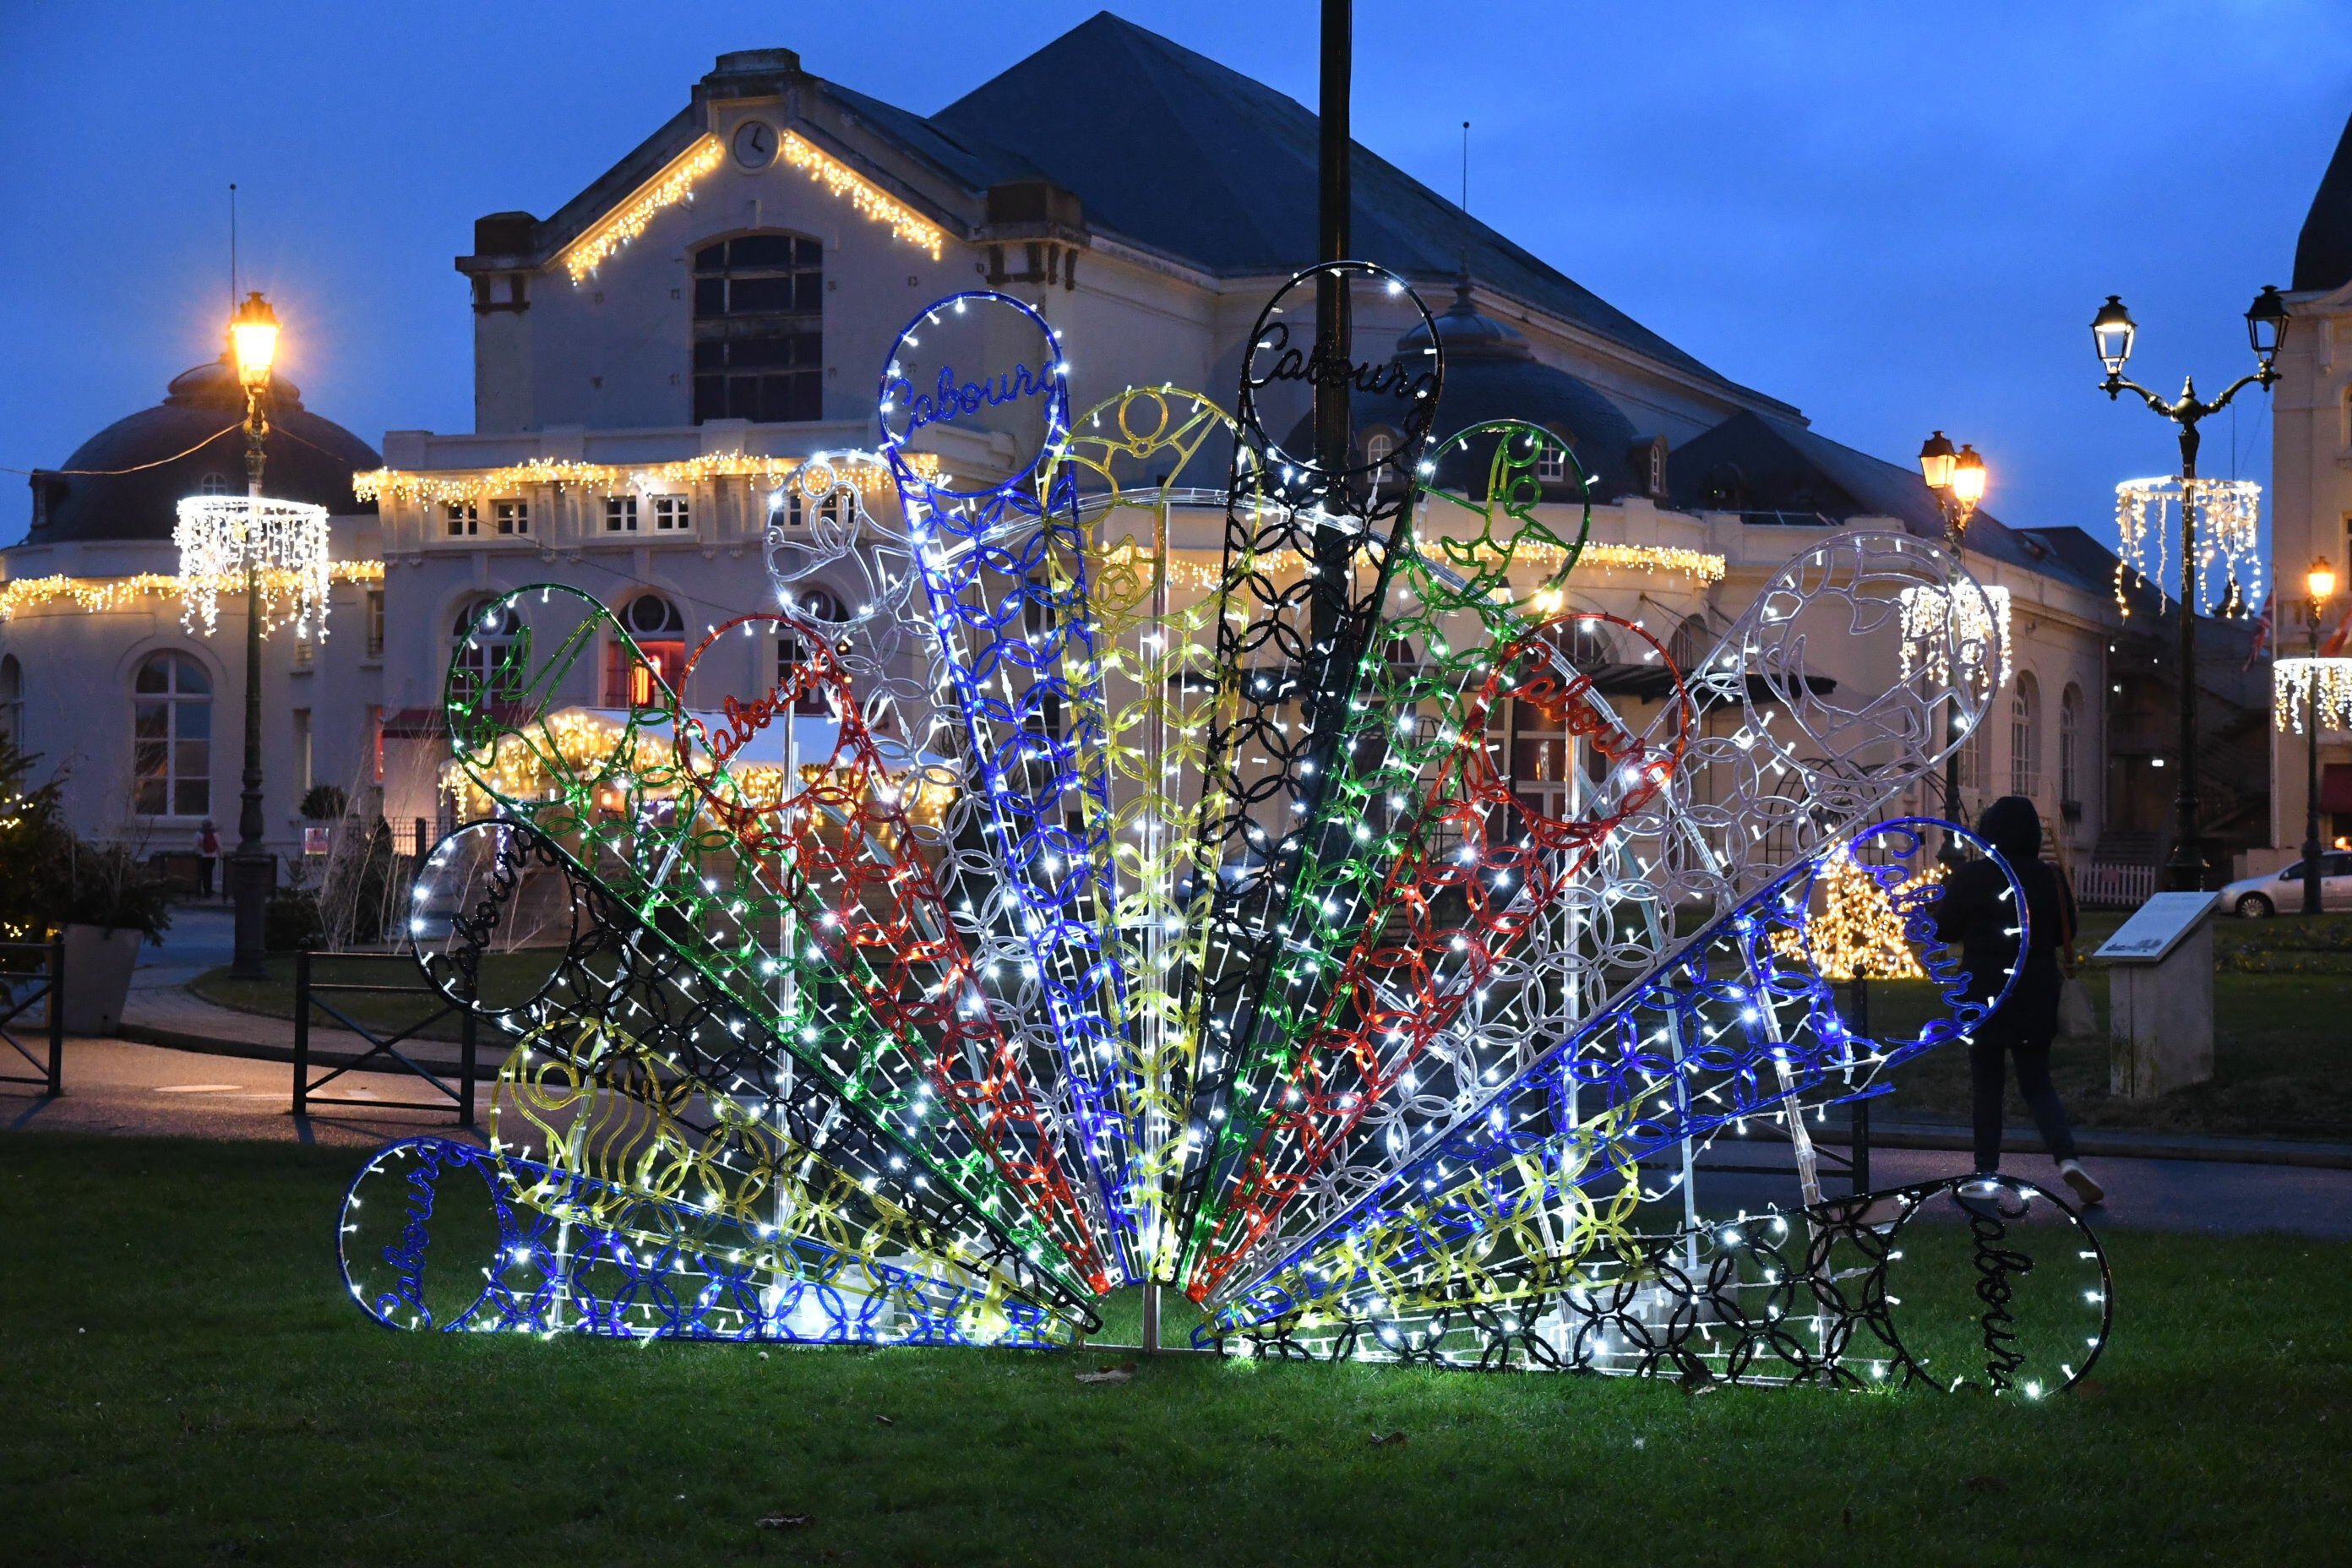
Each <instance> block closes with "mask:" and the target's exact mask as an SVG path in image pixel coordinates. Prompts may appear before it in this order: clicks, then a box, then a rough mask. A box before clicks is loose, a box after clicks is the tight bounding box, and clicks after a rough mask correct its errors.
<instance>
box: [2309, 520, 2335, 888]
mask: <svg viewBox="0 0 2352 1568" xmlns="http://www.w3.org/2000/svg"><path fill="white" fill-rule="evenodd" d="M2303 584H2304V586H2305V587H2306V588H2308V589H2309V590H2310V591H2311V602H2310V603H2309V604H2308V605H2305V616H2306V618H2307V619H2308V620H2309V622H2310V626H2311V671H2310V674H2309V675H2308V676H2307V677H2306V678H2305V679H2307V680H2308V681H2309V683H2310V684H2309V687H2308V689H2306V691H2305V702H2304V714H2305V718H2306V719H2307V720H2308V721H2309V722H2310V725H2311V730H2310V733H2309V734H2308V735H2307V736H2306V737H2305V739H2306V740H2307V741H2308V742H2309V743H2308V744H2306V745H2305V747H2304V753H2305V773H2304V794H2303V912H2304V913H2305V914H2307V915H2315V914H2317V913H2318V912H2319V909H2320V903H2319V859H2320V856H2321V854H2322V853H2323V852H2324V850H2325V848H2326V846H2324V845H2322V844H2321V843H2320V842H2319V617H2320V616H2321V614H2322V612H2323V611H2325V610H2326V606H2327V601H2328V599H2329V597H2330V596H2332V595H2334V594H2335V592H2336V568H2334V567H2333V566H2330V565H2329V564H2328V563H2327V557H2326V556H2325V555H2323V556H2321V557H2320V558H2319V559H2318V560H2316V561H2315V562H2313V563H2311V570H2310V571H2309V572H2307V573H2305V574H2304V579H2303Z"/></svg>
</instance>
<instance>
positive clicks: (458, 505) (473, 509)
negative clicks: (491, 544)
mask: <svg viewBox="0 0 2352 1568" xmlns="http://www.w3.org/2000/svg"><path fill="white" fill-rule="evenodd" d="M445 510H446V515H447V517H448V520H449V537H450V538H452V539H471V538H473V537H474V536H475V535H476V534H478V533H479V532H481V531H482V509H481V508H480V507H478V506H476V505H475V504H474V503H473V502H472V501H452V502H450V503H449V505H448V506H447V507H446V509H445Z"/></svg>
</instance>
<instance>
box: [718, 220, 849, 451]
mask: <svg viewBox="0 0 2352 1568" xmlns="http://www.w3.org/2000/svg"><path fill="white" fill-rule="evenodd" d="M823 417H824V247H823V246H822V245H820V244H819V243H818V242H817V241H815V240H814V239H803V238H802V237H800V236H798V235H791V234H747V235H745V236H743V237H741V238H740V239H722V240H719V241H718V242H717V243H715V244H712V245H706V246H704V247H702V248H701V249H700V250H698V251H696V252H695V253H694V422H695V423H696V424H697V425H699V424H701V423H702V422H703V421H704V420H706V419H756V420H761V421H765V422H783V421H790V420H809V419H821V418H823Z"/></svg>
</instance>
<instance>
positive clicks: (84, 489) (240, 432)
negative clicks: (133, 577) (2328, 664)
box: [26, 354, 383, 544]
mask: <svg viewBox="0 0 2352 1568" xmlns="http://www.w3.org/2000/svg"><path fill="white" fill-rule="evenodd" d="M269 391H270V398H271V404H270V415H269V435H268V437H267V438H266V439H265V440H264V442H263V443H262V449H263V451H264V453H265V454H266V455H267V456H268V468H267V469H266V470H265V471H264V473H263V475H262V488H263V489H265V490H267V491H268V493H269V495H270V496H271V497H273V498H275V499H277V500H296V501H308V502H310V503H311V504H312V505H315V506H323V507H325V508H326V509H327V510H329V511H330V512H335V513H345V514H348V513H352V512H373V511H374V510H375V503H374V502H373V501H367V502H362V501H360V500H358V499H357V498H356V497H355V496H354V495H353V494H352V474H353V473H354V472H356V471H358V470H360V469H362V468H381V467H382V466H383V458H379V457H378V456H376V452H375V448H374V447H370V446H369V445H368V444H367V443H366V442H364V441H362V440H361V439H360V438H359V437H356V436H354V435H352V433H351V432H350V431H348V430H346V429H344V428H343V427H342V426H340V425H338V424H336V423H335V422H334V421H333V420H331V419H324V418H321V417H320V416H318V415H316V414H313V413H311V412H310V410H309V409H306V408H304V407H303V406H302V389H301V388H300V387H298V386H296V385H295V384H293V383H292V382H290V381H288V380H286V379H285V378H284V377H283V376H278V375H273V376H271V377H270V380H269ZM244 419H245V391H244V388H243V387H241V386H240V385H238V384H237V379H236V372H235V371H234V370H232V369H231V368H230V367H229V363H228V356H227V355H226V354H223V355H222V356H221V357H220V358H219V359H217V360H215V361H214V362H212V363H209V364H200V365H198V366H196V367H195V368H194V369H193V370H189V371H184V372H183V373H181V374H178V375H176V376H173V378H172V384H171V385H170V387H169V388H167V389H166V391H165V395H164V397H163V402H162V403H161V404H158V405H156V406H155V407H152V408H148V409H142V411H140V412H139V413H137V414H133V415H131V416H129V417H127V418H123V419H118V420H116V421H115V422H114V423H113V424H111V425H110V426H107V427H106V428H105V429H103V430H100V432H99V433H98V434H97V435H95V436H92V437H90V438H89V440H87V441H84V442H83V443H82V444H81V445H80V446H79V447H76V448H75V449H74V454H73V456H72V457H70V458H67V459H66V460H65V462H64V463H63V464H62V465H61V466H60V468H58V469H41V470H37V471H36V472H35V473H34V475H33V477H32V487H33V526H32V531H31V532H30V533H29V534H27V535H26V543H28V544H64V543H72V542H80V541H83V540H101V539H121V540H157V541H168V540H169V539H170V538H171V537H172V528H173V524H174V523H175V522H177V521H178V520H179V503H180V501H181V500H182V499H183V498H184V497H187V496H192V495H201V494H205V493H206V492H214V493H220V492H241V491H243V490H244V489H245V431H244ZM207 437H210V438H209V439H207ZM151 463H152V464H153V465H155V466H154V467H152V468H149V467H145V466H143V465H147V464H151ZM77 468H79V469H107V470H119V469H126V468H128V469H135V470H137V471H135V472H131V473H122V472H104V473H74V472H71V471H69V470H73V469H77Z"/></svg>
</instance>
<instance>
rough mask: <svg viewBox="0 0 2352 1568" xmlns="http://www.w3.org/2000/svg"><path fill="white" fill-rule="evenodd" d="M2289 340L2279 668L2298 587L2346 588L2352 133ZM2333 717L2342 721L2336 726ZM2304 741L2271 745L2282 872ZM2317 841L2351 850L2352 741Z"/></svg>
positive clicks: (2306, 263) (2295, 821) (2323, 748)
mask: <svg viewBox="0 0 2352 1568" xmlns="http://www.w3.org/2000/svg"><path fill="white" fill-rule="evenodd" d="M2287 299H2288V301H2289V304H2288V309H2289V310H2290V312H2291V315H2290V325H2289V328H2288V331H2287V335H2286V341H2285V342H2284V344H2283V345H2282V346H2281V348H2280V351H2279V358H2278V369H2279V382H2278V385H2277V386H2276V387H2275V388H2273V393H2272V400H2273V424H2272V426H2271V428H2272V436H2271V484H2272V495H2273V504H2272V510H2271V581H2272V582H2273V583H2274V584H2277V589H2278V599H2277V605H2276V609H2275V612H2274V618H2273V626H2274V634H2273V647H2274V649H2275V650H2276V652H2277V654H2278V656H2279V657H2280V658H2293V657H2296V656H2301V655H2307V654H2308V653H2309V651H2310V647H2311V632H2312V629H2313V627H2312V623H2311V621H2310V619H2309V617H2308V616H2305V614H2304V610H2303V599H2304V577H2305V573H2306V572H2307V571H2308V570H2309V568H2310V566H2311V564H2312V563H2313V562H2315V561H2316V560H2318V559H2320V558H2322V557H2325V558H2326V560H2327V561H2328V562H2329V563H2332V564H2333V565H2334V566H2335V568H2336V573H2337V574H2338V575H2337V580H2338V582H2339V584H2341V583H2352V123H2347V125H2346V127H2345V132H2344V137H2343V140H2342V141H2340V142H2338V143H2337V144H2336V155H2335V158H2334V159H2333V160H2332V161H2331V162H2330V163H2328V166H2327V172H2326V175H2325V176H2324V177H2323V178H2322V179H2321V181H2320V183H2319V189H2318V191H2317V193H2316V194H2315V195H2314V196H2313V197H2312V203H2311V208H2310V211H2309V213H2308V214H2307V215H2306V216H2305V219H2304V225H2303V231H2302V233H2301V235H2300V236H2299V237H2297V240H2296V244H2295V252H2294V285H2293V288H2292V289H2291V290H2290V291H2289V293H2288V295H2287ZM2347 605H2352V593H2347V592H2345V591H2343V590H2342V589H2339V591H2338V594H2337V596H2336V601H2335V604H2334V605H2333V606H2332V609H2331V610H2330V611H2329V612H2328V613H2326V614H2325V615H2323V616H2322V617H2321V619H2320V623H2319V626H2318V628H2317V629H2318V632H2319V636H2320V638H2321V641H2322V643H2323V645H2324V650H2325V651H2332V652H2333V653H2334V654H2336V655H2341V656H2344V657H2352V647H2347V646H2345V644H2346V635H2345V630H2344V628H2345V626H2346V622H2347V615H2352V610H2347ZM2339 716H2340V715H2339ZM2309 740H2310V738H2309V737H2308V736H2306V735H2304V734H2297V733H2295V732H2294V731H2292V730H2290V731H2286V732H2284V733H2279V732H2276V731H2273V735H2272V740H2271V763H2272V777H2273V786H2272V791H2271V799H2272V822H2271V843H2272V844H2273V845H2274V846H2276V847H2277V849H2276V852H2275V853H2274V855H2273V857H2272V858H2273V860H2278V861H2282V862H2283V861H2284V859H2285V858H2289V857H2291V856H2292V855H2293V854H2294V852H2295V851H2296V850H2297V849H2298V848H2299V847H2300V846H2301V845H2302V843H2303V838H2304V827H2305V802H2306V801H2308V800H2309V799H2310V795H2309V790H2308V767H2309V761H2308V754H2307V752H2306V746H2307V745H2308V743H2309ZM2318 745H2319V753H2320V780H2321V783H2320V810H2321V819H2320V832H2321V835H2322V837H2323V838H2326V839H2327V840H2330V841H2333V840H2336V839H2346V840H2347V847H2352V732H2347V731H2345V730H2344V729H2343V728H2341V727H2340V726H2338V727H2326V728H2323V729H2322V730H2321V731H2320V733H2319V736H2318Z"/></svg>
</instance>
